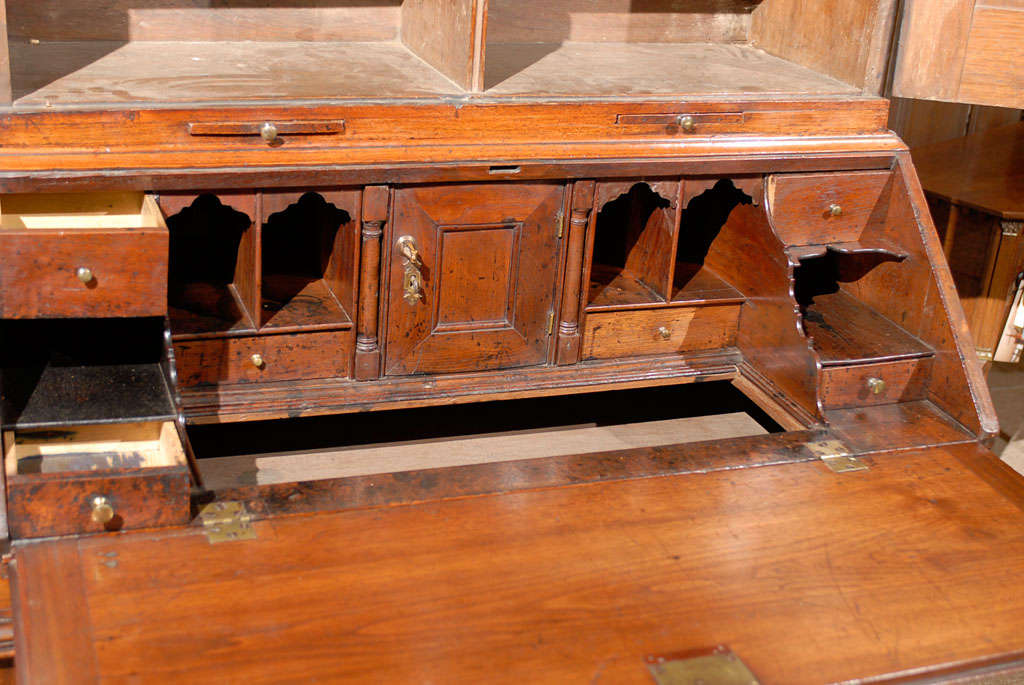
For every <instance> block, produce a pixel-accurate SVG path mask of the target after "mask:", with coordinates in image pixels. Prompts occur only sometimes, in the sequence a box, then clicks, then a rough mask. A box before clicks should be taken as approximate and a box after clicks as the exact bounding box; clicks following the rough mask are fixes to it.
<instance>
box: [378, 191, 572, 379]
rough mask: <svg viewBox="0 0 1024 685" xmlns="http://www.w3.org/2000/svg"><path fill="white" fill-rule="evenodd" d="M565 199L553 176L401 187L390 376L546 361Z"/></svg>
mask: <svg viewBox="0 0 1024 685" xmlns="http://www.w3.org/2000/svg"><path fill="white" fill-rule="evenodd" d="M562 202H563V186H562V185H557V184H548V183H522V184H520V183H508V184H476V185H445V186H423V187H414V188H401V189H399V190H397V191H395V199H394V208H393V212H392V217H393V220H392V221H391V230H390V231H389V238H390V241H391V249H390V260H391V262H390V268H389V278H388V294H387V340H386V350H385V374H386V375H391V376H394V375H409V374H418V373H445V372H451V371H481V370H487V369H501V368H511V367H518V366H529V365H535V364H543V363H544V362H545V361H547V356H548V344H549V339H550V333H549V320H550V316H551V314H552V313H553V309H552V307H553V306H554V293H555V281H556V277H557V274H558V255H559V249H558V246H559V239H558V225H559V222H560V221H561V219H560V218H559V217H560V214H561V210H562ZM413 250H414V251H415V252H413ZM410 256H411V259H410Z"/></svg>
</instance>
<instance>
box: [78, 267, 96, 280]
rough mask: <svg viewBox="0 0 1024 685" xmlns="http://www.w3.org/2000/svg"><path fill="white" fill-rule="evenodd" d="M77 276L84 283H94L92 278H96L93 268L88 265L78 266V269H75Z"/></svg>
mask: <svg viewBox="0 0 1024 685" xmlns="http://www.w3.org/2000/svg"><path fill="white" fill-rule="evenodd" d="M75 276H77V277H78V280H80V281H81V282H82V283H92V279H93V278H95V275H94V274H93V272H92V269H90V268H89V267H86V266H80V267H78V269H77V270H76V271H75Z"/></svg>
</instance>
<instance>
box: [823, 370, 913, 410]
mask: <svg viewBox="0 0 1024 685" xmlns="http://www.w3.org/2000/svg"><path fill="white" fill-rule="evenodd" d="M931 369H932V360H931V358H926V359H908V360H904V361H896V362H885V363H882V364H859V365H856V366H831V367H825V368H823V369H822V370H821V377H820V383H819V389H818V395H819V397H820V398H821V404H822V406H823V407H825V408H826V409H843V408H849V407H867V406H872V405H877V404H895V403H896V402H909V401H911V400H919V399H922V398H923V397H924V394H925V391H926V390H927V387H928V379H929V378H930V377H931ZM879 381H880V382H879Z"/></svg>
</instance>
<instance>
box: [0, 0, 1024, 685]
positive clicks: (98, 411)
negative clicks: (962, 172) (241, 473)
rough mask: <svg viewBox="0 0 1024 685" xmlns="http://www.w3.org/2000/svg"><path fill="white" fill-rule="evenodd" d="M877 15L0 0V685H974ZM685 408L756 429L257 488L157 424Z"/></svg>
mask: <svg viewBox="0 0 1024 685" xmlns="http://www.w3.org/2000/svg"><path fill="white" fill-rule="evenodd" d="M0 4H2V3H0ZM211 5H212V6H211ZM257 5H258V7H257ZM299 5H302V6H301V7H300V6H299ZM812 5H813V6H812ZM892 9H893V8H892V3H889V2H870V1H867V0H864V1H861V2H838V1H822V2H819V3H806V2H795V1H788V0H764V1H763V2H756V1H751V0H704V1H701V2H692V3H679V2H669V1H667V0H666V1H664V2H662V1H660V0H652V1H650V2H636V1H633V2H626V1H624V0H623V1H619V0H600V1H588V2H583V1H581V0H545V1H544V2H535V1H533V0H490V2H489V3H488V2H485V1H484V0H445V1H444V2H441V1H431V0H405V1H404V2H400V1H399V0H365V1H364V0H359V1H358V2H356V1H352V0H311V1H310V2H305V3H294V2H285V1H283V0H281V1H280V2H261V3H245V2H237V3H236V2H214V3H210V2H198V1H190V2H184V1H183V0H147V1H145V2H143V1H142V0H135V1H133V0H117V1H116V2H106V3H97V2H91V1H90V0H33V1H32V2H29V1H27V0H26V1H22V0H7V2H6V33H5V34H4V35H5V37H6V40H7V43H8V46H7V47H8V52H9V55H10V59H9V63H8V64H7V65H5V66H7V67H8V70H7V71H6V72H5V76H8V77H9V83H10V99H9V104H8V105H7V106H6V108H5V109H4V110H3V112H2V114H0V388H2V400H3V401H2V424H3V433H2V435H3V457H4V467H5V468H4V488H3V490H2V492H3V493H4V494H5V496H6V507H5V512H6V525H5V526H4V528H3V529H4V531H5V534H6V535H8V537H9V539H10V543H11V544H10V549H11V553H10V555H9V556H8V557H7V562H8V563H7V568H8V573H9V576H10V578H11V581H12V598H13V612H14V617H15V618H14V623H15V638H14V639H15V644H16V658H15V666H16V671H17V676H18V678H19V679H20V680H21V682H25V683H58V682H171V681H177V682H189V683H198V682H211V683H224V682H247V683H249V682H271V683H281V682H313V681H317V682H329V681H347V682H352V681H362V682H394V683H406V682H408V683H418V682H424V683H426V682H446V683H463V682H507V683H524V682H531V683H532V682H553V683H567V682H602V683H626V682H637V683H645V682H664V683H668V682H691V681H690V680H682V679H680V678H683V677H692V678H703V680H702V681H701V682H706V683H732V682H743V683H749V682H754V681H755V680H756V681H757V682H760V683H787V684H794V683H819V682H837V681H856V682H915V681H917V680H920V681H921V682H934V681H935V680H937V679H948V680H950V681H951V682H968V680H965V679H970V678H974V679H973V680H969V682H972V683H975V682H985V680H984V678H988V677H989V676H992V677H996V676H995V675H992V674H1003V675H1000V676H998V677H1002V678H1004V680H998V681H996V680H993V681H992V682H1011V681H1012V678H1013V677H1014V676H1012V675H1006V674H1007V673H1014V672H1020V669H1021V668H1024V666H1022V664H1024V630H1021V628H1022V625H1024V619H1022V616H1024V593H1021V592H1020V591H1019V587H1020V578H1021V577H1022V574H1021V571H1022V569H1024V511H1022V509H1021V505H1022V503H1024V481H1022V480H1021V479H1020V478H1019V477H1018V476H1017V475H1016V474H1015V473H1013V472H1012V471H1010V470H1009V469H1007V468H1006V467H1004V466H1003V465H1002V464H1001V463H1000V462H999V461H998V459H997V458H996V457H995V456H993V455H992V454H991V453H990V452H989V451H988V450H987V449H986V447H985V446H984V445H985V444H986V442H987V441H988V440H990V439H991V438H992V437H993V436H994V435H996V433H997V432H998V426H997V423H996V420H995V416H994V413H993V410H992V406H991V403H990V400H989V397H988V394H987V390H986V388H985V386H984V383H983V380H982V377H981V375H980V370H979V367H978V364H977V362H976V357H975V355H974V354H973V343H972V342H971V340H970V337H969V334H968V331H967V328H966V326H965V323H964V317H963V312H962V310H961V307H960V304H959V302H958V300H957V297H956V293H955V290H954V288H953V285H952V281H951V278H950V273H949V269H948V267H947V265H946V263H945V261H944V257H943V253H942V248H941V245H940V243H939V241H938V239H937V237H936V233H935V229H934V227H933V225H932V223H931V219H930V218H929V214H928V208H927V205H926V203H925V200H924V196H923V194H922V191H921V188H920V185H919V183H918V179H917V176H916V174H915V171H914V168H913V166H912V164H911V161H910V157H909V156H908V153H907V150H906V148H905V146H904V145H903V143H902V142H901V141H900V140H899V139H898V138H896V137H895V136H894V135H893V134H892V133H890V132H888V131H887V130H886V123H885V122H886V114H887V103H886V101H885V100H883V99H880V98H878V97H877V96H876V95H875V94H874V93H876V92H877V91H878V88H879V87H880V84H881V82H882V80H883V76H884V74H885V62H886V59H887V56H888V53H889V50H888V41H889V39H890V37H891V35H892V32H893V26H894V18H893V14H892V13H891V10H892ZM687 385H689V387H688V388H687V389H686V392H685V393H684V394H678V393H677V394H669V395H665V397H673V398H684V400H678V399H677V400H673V401H671V402H666V403H663V406H661V407H660V408H659V412H660V413H659V418H661V419H665V420H670V419H673V418H676V417H680V416H695V415H699V416H701V417H704V418H706V419H708V420H711V419H714V417H715V415H716V414H719V413H723V412H727V411H734V409H729V408H726V407H725V406H724V405H723V406H721V407H720V406H719V402H720V398H722V397H724V396H726V395H728V394H729V393H732V394H733V395H735V396H736V397H739V398H740V399H741V400H742V401H743V402H745V403H746V404H747V405H748V406H749V407H750V408H751V410H750V411H751V412H753V413H755V414H757V415H758V416H759V418H758V421H759V425H760V426H761V427H762V428H761V429H760V430H759V431H757V434H748V435H738V436H733V437H724V438H719V439H711V440H708V439H703V440H699V441H697V442H686V441H677V442H669V443H668V444H664V443H662V444H658V445H654V446H650V445H646V446H629V445H627V446H622V445H609V446H608V448H607V449H604V451H596V452H595V451H593V450H591V451H588V452H585V453H574V452H572V451H569V453H564V452H563V453H560V454H554V455H551V454H549V453H548V452H545V451H542V450H540V448H539V447H538V448H537V449H538V451H537V452H533V451H531V450H524V451H523V452H522V453H515V454H512V455H511V457H509V456H508V455H506V457H508V458H502V459H497V458H495V457H494V455H493V454H492V453H490V452H489V451H488V450H486V449H481V450H480V451H479V453H478V454H473V455H471V457H472V458H470V459H468V460H466V462H465V463H460V464H459V465H451V462H450V460H449V456H450V455H449V449H450V448H449V447H447V446H446V443H445V442H444V441H438V442H436V449H434V451H428V456H427V458H426V459H425V460H424V459H421V460H420V461H419V462H418V463H417V465H416V467H415V468H409V467H400V466H399V467H393V468H390V469H389V468H388V467H386V466H380V465H379V464H378V466H377V468H376V469H370V470H369V471H367V472H365V473H363V474H362V475H347V476H342V477H324V476H323V461H324V459H323V458H322V455H320V456H319V457H317V456H316V455H312V454H311V455H308V457H309V458H308V460H305V457H303V455H301V454H299V455H294V454H293V455H292V456H291V457H290V462H289V463H290V467H289V468H290V469H291V471H290V473H291V474H292V476H291V477H290V479H288V480H286V481H284V482H273V483H270V482H262V481H256V482H253V481H252V480H251V479H250V480H246V479H244V478H240V479H238V480H237V481H235V482H232V481H225V479H224V478H223V477H222V474H221V476H218V478H214V477H213V475H212V472H211V471H210V468H209V463H211V461H212V460H207V459H203V458H199V459H197V458H196V453H198V456H199V457H203V456H204V454H202V450H201V449H198V447H197V448H196V449H193V445H192V444H190V439H189V433H190V432H191V433H192V434H193V438H194V439H193V440H192V441H191V443H194V444H195V445H197V446H198V444H199V442H198V440H196V439H195V438H197V436H198V435H199V433H200V432H202V431H205V432H206V433H204V434H205V435H209V431H211V430H220V429H225V428H229V429H230V430H231V431H233V433H231V434H233V435H236V436H244V435H245V432H246V430H247V427H252V430H253V431H255V430H257V429H258V430H261V431H264V432H266V431H267V430H268V426H271V430H272V432H273V431H276V434H277V436H278V438H277V439H278V441H280V440H281V439H282V438H281V436H282V435H283V436H285V437H284V442H285V443H287V442H288V437H287V436H289V435H291V436H294V437H295V441H296V443H295V444H299V443H300V438H301V437H302V436H303V435H304V434H305V433H306V432H307V429H308V426H310V425H313V424H311V423H309V422H311V421H312V422H318V421H319V422H321V423H319V424H316V425H320V426H323V425H324V424H323V423H322V421H323V420H324V419H323V418H322V417H324V416H329V415H346V414H348V415H356V414H359V415H360V416H363V417H365V420H366V421H370V420H376V421H384V422H385V423H386V422H387V421H388V420H389V419H388V417H391V416H395V415H397V414H392V412H403V413H402V414H401V416H402V417H403V419H402V420H400V421H399V420H395V421H393V422H391V423H387V425H388V430H387V434H386V436H385V437H386V440H382V441H391V442H401V441H403V440H406V439H408V438H409V437H410V436H411V435H412V433H413V432H414V429H415V428H416V426H417V424H418V423H421V422H423V421H426V420H427V419H418V418H417V417H418V416H435V415H436V414H432V413H430V412H435V411H436V410H435V409H433V408H431V406H432V405H436V406H440V405H450V411H451V412H455V414H454V415H455V416H456V417H458V416H459V415H460V414H459V412H465V414H464V416H466V417H469V416H471V415H474V416H481V415H483V414H487V413H490V414H493V415H501V416H512V417H513V419H514V415H515V412H513V411H512V410H511V409H508V407H511V406H513V405H512V404H510V403H514V406H515V407H517V408H519V409H522V408H523V407H525V406H527V405H529V403H531V402H549V403H550V402H552V401H553V400H552V399H551V398H553V397H556V398H557V397H559V396H561V397H562V398H563V399H562V400H561V401H560V403H559V404H557V405H551V406H559V407H574V406H582V405H577V404H576V403H577V402H582V401H583V398H584V396H585V397H587V398H589V399H588V401H589V402H591V404H593V402H594V398H595V397H597V398H598V399H597V404H598V405H600V404H601V401H600V398H602V397H603V398H607V399H606V405H605V413H607V414H609V415H613V414H615V413H617V412H619V411H620V410H621V411H622V412H625V411H626V410H627V409H630V407H629V406H627V405H629V404H631V403H632V402H631V401H626V400H623V399H622V398H624V397H626V398H628V397H634V396H635V395H633V394H630V393H634V392H646V391H644V390H643V389H644V388H655V386H659V387H661V386H666V387H661V390H655V391H654V392H662V391H665V392H668V391H670V390H671V391H672V392H675V390H678V389H679V388H680V386H687ZM613 402H614V403H620V404H619V405H608V404H607V403H613ZM480 403H489V404H488V405H486V406H487V407H489V409H487V410H486V411H485V412H483V413H481V412H477V413H476V414H473V411H475V410H474V407H480V406H483V405H481V404H480ZM734 404H735V403H733V404H732V405H730V407H731V406H734ZM545 406H548V405H545ZM559 411H561V410H559ZM311 417H320V418H311ZM271 420H274V421H277V422H276V423H270V424H268V423H267V422H268V421H271ZM278 420H280V421H278ZM465 424H466V425H465V432H466V433H474V432H478V431H477V427H476V426H475V425H472V424H473V421H470V420H469V419H466V420H465ZM349 425H351V424H349ZM559 435H560V433H559V432H553V433H550V434H549V436H550V437H549V438H547V441H548V442H550V443H552V444H555V445H557V443H558V441H559V440H560V438H559ZM565 435H568V434H567V433H566V434H565ZM346 438H347V434H345V433H342V434H339V435H338V436H337V444H338V445H344V444H345V442H346ZM545 448H546V446H545ZM340 459H342V460H343V459H344V455H342V457H340ZM687 674H690V675H687ZM722 674H725V675H722ZM726 677H729V678H733V680H726V679H725V678H726ZM1005 678H1010V679H1011V680H1005ZM693 682H696V681H693Z"/></svg>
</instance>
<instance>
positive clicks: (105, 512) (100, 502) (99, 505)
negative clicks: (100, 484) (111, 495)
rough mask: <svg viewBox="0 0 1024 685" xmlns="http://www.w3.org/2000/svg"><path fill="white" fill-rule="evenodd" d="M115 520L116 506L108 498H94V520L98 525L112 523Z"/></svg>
mask: <svg viewBox="0 0 1024 685" xmlns="http://www.w3.org/2000/svg"><path fill="white" fill-rule="evenodd" d="M113 519H114V506H113V505H112V504H111V503H110V500H108V499H107V498H106V497H104V496H102V495H98V496H96V497H93V498H92V520H93V521H95V522H96V523H110V522H111V521H112V520H113Z"/></svg>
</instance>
